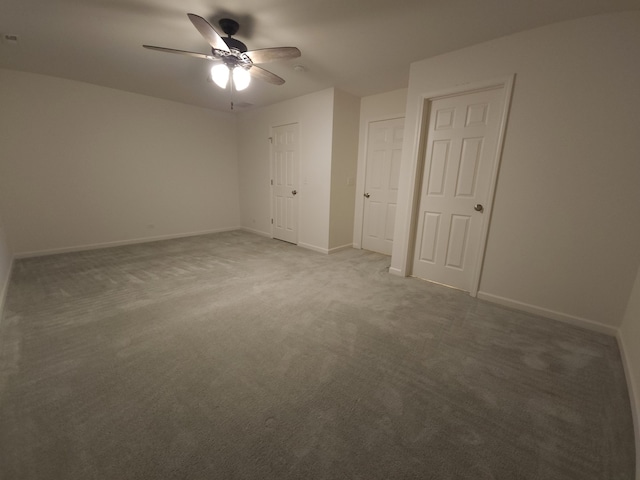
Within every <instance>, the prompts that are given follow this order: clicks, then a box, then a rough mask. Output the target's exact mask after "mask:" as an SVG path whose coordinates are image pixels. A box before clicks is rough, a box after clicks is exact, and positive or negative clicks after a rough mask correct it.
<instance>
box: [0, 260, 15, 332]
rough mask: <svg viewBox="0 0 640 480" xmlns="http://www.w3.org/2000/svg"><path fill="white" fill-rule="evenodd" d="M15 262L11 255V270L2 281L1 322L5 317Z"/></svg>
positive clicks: (0, 293) (0, 297)
mask: <svg viewBox="0 0 640 480" xmlns="http://www.w3.org/2000/svg"><path fill="white" fill-rule="evenodd" d="M14 260H15V255H11V258H10V259H9V268H8V269H7V274H6V275H5V278H3V279H2V290H0V322H1V321H2V318H3V317H4V304H5V301H6V299H7V292H8V291H9V282H10V281H11V273H12V272H13V262H14Z"/></svg>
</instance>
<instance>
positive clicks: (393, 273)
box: [389, 267, 404, 277]
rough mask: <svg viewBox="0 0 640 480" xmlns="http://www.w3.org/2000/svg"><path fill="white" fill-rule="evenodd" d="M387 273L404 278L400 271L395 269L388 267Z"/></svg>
mask: <svg viewBox="0 0 640 480" xmlns="http://www.w3.org/2000/svg"><path fill="white" fill-rule="evenodd" d="M389 273H390V274H391V275H396V276H398V277H404V275H402V271H401V270H400V269H399V268H396V267H389Z"/></svg>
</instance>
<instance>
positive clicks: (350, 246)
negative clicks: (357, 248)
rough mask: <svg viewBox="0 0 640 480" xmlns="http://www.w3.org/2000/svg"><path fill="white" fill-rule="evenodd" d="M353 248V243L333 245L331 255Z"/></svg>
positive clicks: (330, 250)
mask: <svg viewBox="0 0 640 480" xmlns="http://www.w3.org/2000/svg"><path fill="white" fill-rule="evenodd" d="M352 248H353V243H346V244H344V245H341V246H339V247H333V248H330V249H329V255H331V254H332V253H338V252H341V251H343V250H350V249H352Z"/></svg>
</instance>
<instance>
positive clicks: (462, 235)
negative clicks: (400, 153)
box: [413, 87, 503, 291]
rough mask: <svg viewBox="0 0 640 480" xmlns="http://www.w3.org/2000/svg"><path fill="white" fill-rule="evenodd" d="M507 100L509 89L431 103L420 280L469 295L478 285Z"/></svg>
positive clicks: (416, 267) (419, 234) (416, 266)
mask: <svg viewBox="0 0 640 480" xmlns="http://www.w3.org/2000/svg"><path fill="white" fill-rule="evenodd" d="M502 102H503V87H500V88H494V89H491V90H484V91H479V92H475V93H466V94H460V95H456V96H451V97H446V98H442V99H437V100H434V101H432V102H431V108H430V114H429V124H428V129H427V141H426V149H425V150H426V153H425V158H424V169H423V177H422V186H421V192H420V207H419V210H418V218H417V228H416V247H415V252H414V257H413V258H414V261H413V275H414V276H416V277H420V278H424V279H426V280H431V281H434V282H438V283H442V284H444V285H449V286H452V287H455V288H459V289H461V290H465V291H470V290H471V289H472V288H473V286H474V281H475V280H474V279H475V278H476V277H475V274H476V269H477V268H480V267H479V265H478V260H479V259H480V258H481V256H482V254H483V252H481V251H480V245H481V244H483V243H484V239H483V238H482V237H483V226H484V222H486V221H488V212H487V211H486V209H485V206H488V205H487V203H488V202H489V200H490V199H489V198H488V196H489V192H490V189H491V188H490V187H491V182H492V178H493V176H494V168H495V166H494V165H497V163H496V162H494V160H495V158H496V155H497V148H498V137H499V131H500V124H501V121H502V110H503V109H502ZM484 231H485V232H486V229H485V230H484Z"/></svg>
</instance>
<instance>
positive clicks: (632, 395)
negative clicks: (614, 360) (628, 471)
mask: <svg viewBox="0 0 640 480" xmlns="http://www.w3.org/2000/svg"><path fill="white" fill-rule="evenodd" d="M616 340H618V348H619V349H620V357H621V358H622V367H623V369H624V376H625V379H626V380H627V390H628V391H629V401H630V402H631V417H632V418H633V432H634V434H635V441H636V480H640V397H639V396H638V395H640V386H639V385H637V384H636V382H635V380H634V378H635V377H634V376H633V375H632V368H633V367H632V364H631V361H630V360H629V357H627V348H626V345H625V343H624V338H623V337H622V334H621V332H620V330H618V332H617V333H616Z"/></svg>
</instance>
